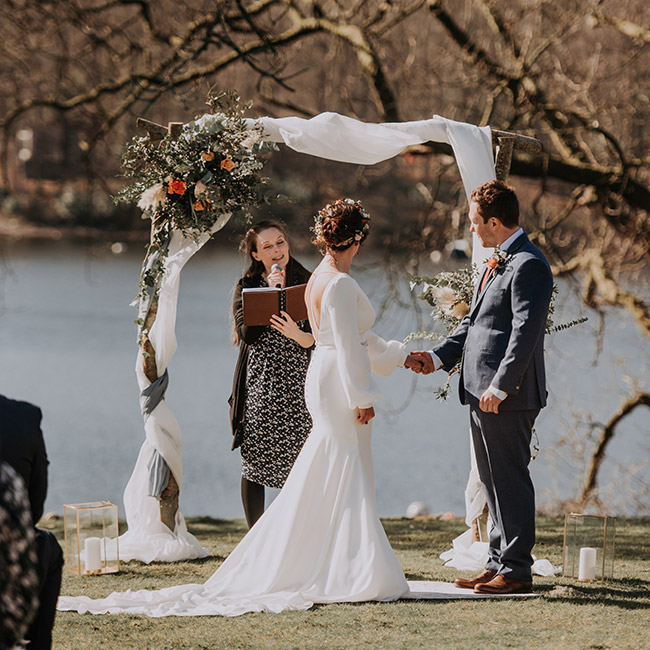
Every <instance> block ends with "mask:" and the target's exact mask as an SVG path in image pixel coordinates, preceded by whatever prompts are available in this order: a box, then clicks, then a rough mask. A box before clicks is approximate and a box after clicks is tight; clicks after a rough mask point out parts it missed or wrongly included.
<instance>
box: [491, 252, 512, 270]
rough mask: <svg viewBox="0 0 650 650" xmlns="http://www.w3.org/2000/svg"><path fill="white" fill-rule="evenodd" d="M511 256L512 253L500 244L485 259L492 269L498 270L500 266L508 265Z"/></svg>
mask: <svg viewBox="0 0 650 650" xmlns="http://www.w3.org/2000/svg"><path fill="white" fill-rule="evenodd" d="M509 258H510V255H508V253H507V252H506V251H502V250H501V249H500V248H499V247H498V246H497V247H496V248H495V249H494V253H492V255H490V257H488V259H487V260H485V265H486V266H487V267H488V268H489V269H490V270H491V271H498V270H499V269H500V268H502V267H504V266H505V265H506V262H507V261H508V259H509Z"/></svg>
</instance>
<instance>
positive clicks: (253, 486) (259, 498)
mask: <svg viewBox="0 0 650 650" xmlns="http://www.w3.org/2000/svg"><path fill="white" fill-rule="evenodd" d="M241 501H242V503H243V504H244V514H245V515H246V523H247V524H248V527H249V528H252V527H253V524H254V523H255V522H256V521H257V520H258V519H259V518H260V517H261V516H262V514H263V513H264V486H263V485H260V484H259V483H253V481H249V480H248V479H247V478H244V477H243V476H242V477H241Z"/></svg>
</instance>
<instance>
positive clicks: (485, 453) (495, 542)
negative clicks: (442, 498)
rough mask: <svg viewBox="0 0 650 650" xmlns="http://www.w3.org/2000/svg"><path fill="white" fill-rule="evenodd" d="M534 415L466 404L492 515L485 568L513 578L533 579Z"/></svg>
mask: <svg viewBox="0 0 650 650" xmlns="http://www.w3.org/2000/svg"><path fill="white" fill-rule="evenodd" d="M538 413H539V410H531V411H507V410H505V411H502V412H500V413H484V412H483V411H481V410H480V409H479V408H478V406H474V405H471V406H470V421H471V430H472V441H473V444H474V452H475V454H476V464H477V468H478V473H479V477H480V479H481V483H482V484H483V488H484V490H485V496H486V498H487V503H488V509H489V512H490V518H491V519H492V527H491V529H490V545H489V554H488V562H487V565H486V568H487V569H491V570H492V571H496V572H497V573H501V574H503V575H504V576H507V577H508V578H513V579H514V580H523V581H530V580H532V575H531V565H532V563H533V560H532V556H531V550H532V548H533V545H534V544H535V490H534V488H533V482H532V480H531V478H530V472H529V471H528V464H529V463H530V439H531V435H532V429H533V424H534V423H535V418H536V417H537V414H538Z"/></svg>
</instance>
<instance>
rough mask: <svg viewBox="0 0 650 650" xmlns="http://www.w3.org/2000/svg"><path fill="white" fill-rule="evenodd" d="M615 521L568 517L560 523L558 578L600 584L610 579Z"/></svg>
mask: <svg viewBox="0 0 650 650" xmlns="http://www.w3.org/2000/svg"><path fill="white" fill-rule="evenodd" d="M615 537H616V517H610V516H609V515H585V514H576V513H571V514H569V515H566V517H565V519H564V562H563V564H562V575H563V576H565V577H569V578H575V579H577V580H580V581H582V582H603V581H604V580H606V579H608V578H612V577H613V575H614V539H615Z"/></svg>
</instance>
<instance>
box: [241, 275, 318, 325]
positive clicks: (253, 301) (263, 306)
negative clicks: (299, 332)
mask: <svg viewBox="0 0 650 650" xmlns="http://www.w3.org/2000/svg"><path fill="white" fill-rule="evenodd" d="M306 287H307V285H306V284H297V285H296V286H295V287H286V288H285V289H277V288H275V287H259V288H253V289H242V300H243V303H244V325H246V326H250V325H268V324H269V322H270V320H271V316H273V314H276V315H277V316H279V315H280V312H281V311H286V312H287V313H288V314H289V316H291V318H293V320H295V321H296V322H298V321H301V320H307V305H306V304H305V288H306Z"/></svg>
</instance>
